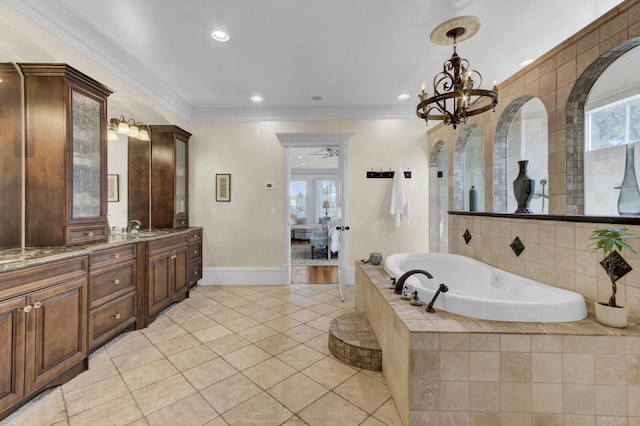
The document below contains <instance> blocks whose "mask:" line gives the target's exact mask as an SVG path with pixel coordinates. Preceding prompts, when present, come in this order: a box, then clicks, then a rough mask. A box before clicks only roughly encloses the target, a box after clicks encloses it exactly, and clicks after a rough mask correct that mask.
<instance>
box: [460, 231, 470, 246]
mask: <svg viewBox="0 0 640 426" xmlns="http://www.w3.org/2000/svg"><path fill="white" fill-rule="evenodd" d="M462 238H464V242H465V243H467V245H468V244H469V241H471V232H469V230H468V229H467V230H466V231H464V234H462Z"/></svg>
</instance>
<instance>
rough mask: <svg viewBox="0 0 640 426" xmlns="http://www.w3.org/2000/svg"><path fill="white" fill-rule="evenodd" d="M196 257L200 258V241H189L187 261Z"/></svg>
mask: <svg viewBox="0 0 640 426" xmlns="http://www.w3.org/2000/svg"><path fill="white" fill-rule="evenodd" d="M196 259H202V241H198V242H196V243H194V242H191V243H190V244H189V262H192V261H194V260H196Z"/></svg>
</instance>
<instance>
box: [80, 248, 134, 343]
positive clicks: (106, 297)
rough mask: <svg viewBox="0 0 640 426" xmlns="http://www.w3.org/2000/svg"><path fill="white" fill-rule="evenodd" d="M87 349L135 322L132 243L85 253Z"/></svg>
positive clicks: (130, 326)
mask: <svg viewBox="0 0 640 426" xmlns="http://www.w3.org/2000/svg"><path fill="white" fill-rule="evenodd" d="M89 263H90V274H89V350H90V351H94V350H96V349H98V348H99V347H101V346H102V345H104V344H105V343H106V342H108V341H109V340H111V339H112V338H114V337H116V336H117V335H119V334H120V333H122V332H123V331H124V330H127V329H133V327H134V326H135V323H136V313H137V308H136V276H137V274H136V245H135V244H127V245H124V246H120V247H115V248H111V249H105V250H100V251H96V252H93V253H91V255H90V256H89Z"/></svg>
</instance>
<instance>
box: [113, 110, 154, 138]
mask: <svg viewBox="0 0 640 426" xmlns="http://www.w3.org/2000/svg"><path fill="white" fill-rule="evenodd" d="M145 127H146V128H145ZM108 132H109V133H108V134H109V140H110V141H113V140H118V135H117V134H118V133H120V134H123V135H127V136H128V137H130V138H136V139H138V140H139V141H145V142H149V141H150V140H151V135H150V132H151V129H149V126H147V125H146V124H143V123H140V122H137V121H135V120H134V119H129V120H127V119H126V118H124V116H122V115H121V116H120V118H112V119H110V120H109V130H108Z"/></svg>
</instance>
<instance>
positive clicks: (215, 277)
mask: <svg viewBox="0 0 640 426" xmlns="http://www.w3.org/2000/svg"><path fill="white" fill-rule="evenodd" d="M284 276H285V271H284V270H283V269H282V268H278V267H204V268H203V269H202V279H201V280H200V281H198V284H199V285H282V283H283V281H284V279H283V277H284ZM355 281H356V269H355V267H349V268H348V272H347V277H346V280H345V282H346V284H348V285H352V284H353V283H355Z"/></svg>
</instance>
